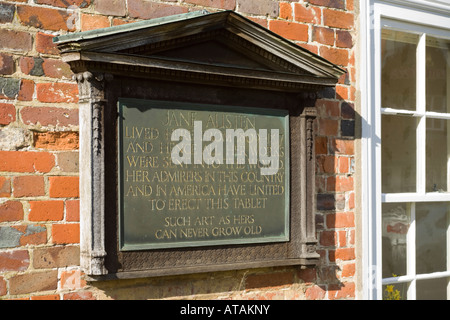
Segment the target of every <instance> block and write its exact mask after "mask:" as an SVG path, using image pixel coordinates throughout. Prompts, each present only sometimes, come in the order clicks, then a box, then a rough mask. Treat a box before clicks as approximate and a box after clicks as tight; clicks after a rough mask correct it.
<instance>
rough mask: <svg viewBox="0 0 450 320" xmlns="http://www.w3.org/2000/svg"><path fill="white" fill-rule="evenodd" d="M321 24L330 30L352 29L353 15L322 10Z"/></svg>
mask: <svg viewBox="0 0 450 320" xmlns="http://www.w3.org/2000/svg"><path fill="white" fill-rule="evenodd" d="M323 23H324V25H326V26H328V27H332V28H341V29H352V28H353V13H349V12H345V11H338V10H332V9H323Z"/></svg>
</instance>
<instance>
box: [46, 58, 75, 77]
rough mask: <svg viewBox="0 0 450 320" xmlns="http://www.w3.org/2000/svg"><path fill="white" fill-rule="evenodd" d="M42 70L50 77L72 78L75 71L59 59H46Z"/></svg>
mask: <svg viewBox="0 0 450 320" xmlns="http://www.w3.org/2000/svg"><path fill="white" fill-rule="evenodd" d="M42 70H43V72H44V74H45V75H46V76H47V77H50V78H63V79H64V78H66V79H70V78H72V75H73V72H72V70H71V69H70V66H69V65H68V64H67V63H65V62H63V61H61V60H59V59H44V62H43V63H42Z"/></svg>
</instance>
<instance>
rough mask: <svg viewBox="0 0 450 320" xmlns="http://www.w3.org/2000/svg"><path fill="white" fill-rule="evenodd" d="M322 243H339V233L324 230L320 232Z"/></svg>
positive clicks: (324, 244)
mask: <svg viewBox="0 0 450 320" xmlns="http://www.w3.org/2000/svg"><path fill="white" fill-rule="evenodd" d="M319 243H320V245H322V246H325V247H329V246H335V245H336V244H337V234H336V232H335V231H327V230H324V231H322V232H321V233H320V241H319Z"/></svg>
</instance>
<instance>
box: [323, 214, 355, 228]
mask: <svg viewBox="0 0 450 320" xmlns="http://www.w3.org/2000/svg"><path fill="white" fill-rule="evenodd" d="M326 224H327V227H328V228H352V227H354V226H355V215H354V213H353V212H337V213H334V214H328V215H327V217H326Z"/></svg>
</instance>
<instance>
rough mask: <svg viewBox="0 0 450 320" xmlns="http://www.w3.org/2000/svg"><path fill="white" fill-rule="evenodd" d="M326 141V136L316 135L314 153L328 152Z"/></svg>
mask: <svg viewBox="0 0 450 320" xmlns="http://www.w3.org/2000/svg"><path fill="white" fill-rule="evenodd" d="M327 141H328V138H327V137H316V138H315V151H316V154H328V147H327Z"/></svg>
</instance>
